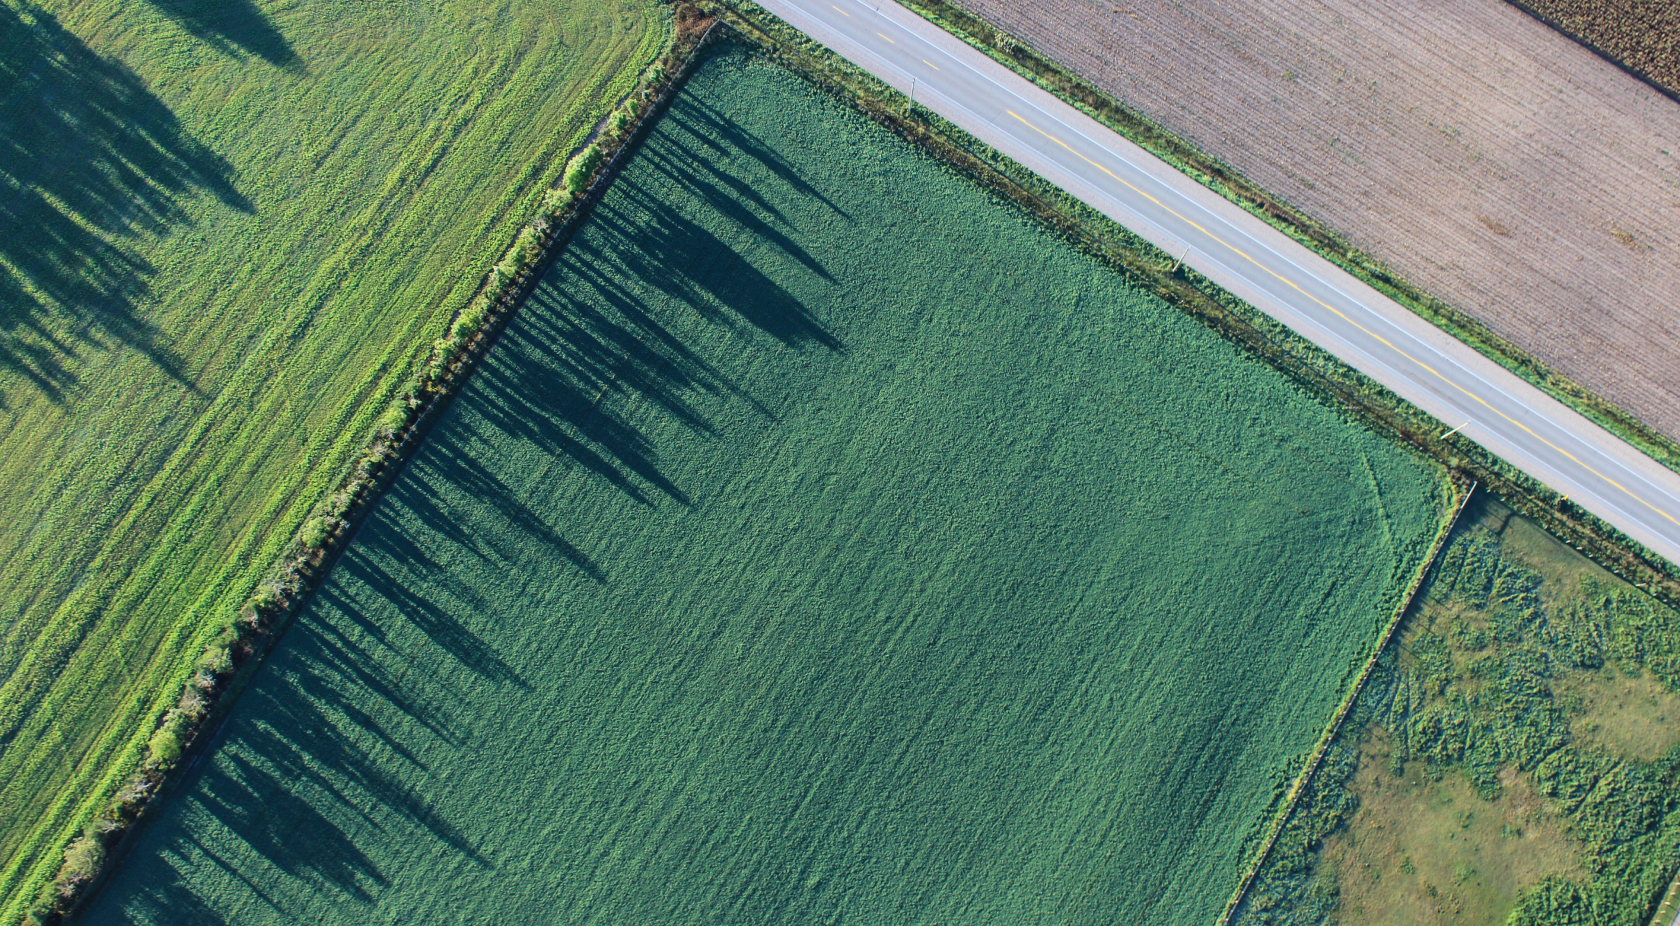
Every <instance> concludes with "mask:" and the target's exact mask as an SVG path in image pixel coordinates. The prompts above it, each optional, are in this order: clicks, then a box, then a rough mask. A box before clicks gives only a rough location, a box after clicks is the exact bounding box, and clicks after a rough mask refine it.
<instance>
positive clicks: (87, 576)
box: [0, 0, 666, 922]
mask: <svg viewBox="0 0 1680 926" xmlns="http://www.w3.org/2000/svg"><path fill="white" fill-rule="evenodd" d="M665 33H666V28H665V26H664V20H663V14H662V13H661V11H660V10H659V8H658V7H657V6H656V5H654V4H653V3H651V2H646V0H588V2H582V0H518V2H514V0H435V2H424V3H421V2H365V0H311V2H308V3H296V2H268V0H263V2H261V3H256V2H253V0H80V2H77V0H52V2H47V3H45V5H44V6H26V5H24V4H23V3H21V2H19V0H3V2H0V216H3V217H4V226H5V229H6V231H5V234H4V236H3V239H0V590H3V591H0V680H3V682H4V684H3V685H0V749H3V751H0V821H4V822H3V823H0V921H7V922H11V921H15V920H16V919H17V916H18V910H19V909H20V907H19V906H18V905H19V903H20V902H22V901H23V900H25V899H27V898H26V897H25V896H24V895H26V894H29V893H31V892H32V890H33V888H32V887H31V886H30V885H32V884H36V883H39V882H40V881H41V879H42V878H43V877H45V876H46V875H48V874H50V872H51V870H52V869H55V868H56V866H57V864H58V862H59V858H58V854H57V850H58V849H59V848H61V847H62V845H63V843H64V841H65V840H66V839H67V838H68V836H69V834H70V833H72V832H74V831H75V830H76V829H77V828H78V827H79V826H80V825H81V823H82V821H83V820H85V819H86V817H87V814H88V813H89V812H91V808H92V807H94V806H96V805H98V804H100V803H101V802H103V801H104V800H106V799H107V798H108V797H109V795H110V794H111V791H112V789H113V788H114V787H115V786H116V776H119V775H121V774H125V773H127V772H128V771H130V770H131V769H132V768H133V766H134V763H135V762H136V761H137V759H138V757H139V755H140V749H141V747H142V745H143V744H144V743H145V740H146V737H147V735H149V733H150V730H149V729H147V727H148V724H149V723H150V722H151V721H152V719H153V718H155V717H157V716H158V714H159V713H160V712H161V711H162V710H163V709H164V707H166V706H167V704H168V703H170V702H172V700H173V698H174V697H175V696H176V695H178V693H179V686H180V684H181V683H182V681H183V680H184V679H185V677H186V675H187V673H188V671H189V669H190V662H191V659H192V658H193V657H196V655H197V654H198V652H199V649H200V647H201V645H202V634H203V633H204V632H205V631H206V629H207V628H209V627H210V626H211V625H212V624H213V623H215V622H217V621H226V620H230V619H231V618H232V617H233V615H234V613H235V612H236V610H237V608H238V606H239V604H240V602H242V601H243V600H244V598H245V596H246V595H248V594H250V592H251V591H252V589H253V587H254V586H255V584H256V582H257V581H258V579H259V578H260V577H261V575H262V574H263V572H264V571H265V570H266V569H267V568H268V567H269V566H270V565H271V563H272V562H273V560H274V558H275V556H276V555H277V553H278V552H279V550H280V548H281V547H282V545H283V544H284V542H285V541H286V540H287V539H288V538H289V537H290V536H291V534H292V533H293V532H294V531H295V530H296V529H297V527H298V525H299V524H300V523H301V521H302V520H303V518H304V517H305V515H306V513H307V510H308V508H309V507H310V506H311V505H313V504H314V503H315V502H316V501H317V500H318V498H319V496H320V495H321V494H322V493H323V491H324V490H325V489H326V487H327V486H328V485H329V483H330V481H331V480H332V479H333V478H335V477H336V475H337V474H338V473H339V471H340V470H341V468H342V467H343V466H344V464H345V461H346V460H347V459H348V458H349V457H350V456H351V455H352V454H353V453H354V452H356V451H357V450H359V449H360V447H361V445H362V444H363V443H364V442H365V441H366V439H367V435H368V432H369V429H370V428H371V425H372V422H373V419H374V416H376V415H377V414H378V413H379V412H380V411H381V410H382V407H383V405H384V403H385V401H387V400H388V399H389V397H390V395H391V394H393V392H394V390H395V389H396V388H397V387H398V386H399V385H400V384H401V383H402V382H403V381H404V380H406V378H407V377H408V376H409V375H410V373H411V371H412V367H413V365H414V364H415V363H416V362H418V360H417V358H423V357H424V355H425V353H426V351H428V350H429V349H430V346H431V341H432V340H433V339H434V338H435V337H437V336H438V335H439V334H440V333H441V332H442V330H443V328H444V326H445V325H446V324H447V322H448V319H449V316H450V313H451V312H453V311H454V310H455V309H458V308H459V307H460V306H461V305H462V304H463V303H464V302H465V301H466V300H467V298H468V297H469V296H470V295H471V294H472V292H473V290H474V289H475V288H476V287H477V286H478V284H479V281H480V280H481V279H482V277H483V274H484V272H485V271H486V270H487V269H488V267H489V265H490V264H491V263H492V262H493V261H494V260H495V259H496V258H497V257H498V256H499V251H500V250H501V249H502V248H504V247H505V246H506V245H507V243H508V242H509V241H510V240H511V238H512V236H513V233H514V231H515V229H516V227H517V226H518V225H519V223H521V222H523V221H524V220H525V219H526V218H528V217H529V215H530V214H531V211H532V208H533V205H534V198H535V197H536V196H538V195H539V194H540V193H541V187H543V186H544V185H545V183H547V182H549V181H551V180H552V179H553V178H554V177H555V175H556V173H557V171H558V170H559V169H560V167H561V162H562V161H563V160H564V157H565V155H566V154H567V152H569V151H570V150H571V149H572V148H573V147H574V146H575V145H576V144H577V143H578V141H579V140H580V139H581V138H582V137H583V135H585V134H586V133H587V132H588V131H589V129H590V128H591V126H592V125H593V124H594V122H595V121H596V120H597V119H599V118H600V116H601V115H603V114H604V113H605V112H606V111H607V109H608V108H609V107H610V106H611V105H612V104H613V102H614V101H615V100H616V99H617V97H618V96H619V95H620V94H621V93H622V92H624V91H625V90H626V89H627V88H628V87H629V86H630V84H631V82H632V81H633V80H634V78H635V76H636V74H637V73H638V72H639V70H640V69H641V68H642V67H644V66H645V65H646V64H647V63H648V62H649V61H651V60H652V58H653V57H654V55H655V54H656V53H657V52H658V50H659V48H660V47H661V43H662V42H663V41H664V36H665Z"/></svg>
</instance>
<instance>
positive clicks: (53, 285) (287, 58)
mask: <svg viewBox="0 0 1680 926" xmlns="http://www.w3.org/2000/svg"><path fill="white" fill-rule="evenodd" d="M149 2H150V3H151V4H152V6H154V7H155V8H156V9H158V10H159V11H161V12H163V13H165V14H166V15H168V16H169V17H170V18H171V19H173V20H174V21H176V22H177V23H179V24H180V25H181V26H182V27H183V28H184V29H186V30H187V31H188V32H190V33H191V34H193V35H194V36H196V37H198V38H199V39H201V40H203V41H205V42H207V43H209V44H211V45H212V46H215V47H217V48H219V49H222V50H223V51H226V52H227V53H229V54H232V55H236V56H238V57H251V56H255V57H258V58H261V59H263V60H266V61H268V62H270V63H271V64H275V65H277V66H283V67H295V66H297V56H296V54H295V53H294V52H293V51H292V49H291V47H290V45H288V44H287V42H286V40H285V38H284V37H283V36H282V35H281V34H280V33H279V31H278V30H277V29H275V27H274V26H273V25H272V24H271V23H270V22H269V20H268V19H267V17H266V16H264V15H263V13H262V11H261V10H260V9H258V8H257V7H256V6H255V5H254V4H253V3H252V2H251V0H214V2H211V0H149ZM201 195H211V196H214V197H216V198H217V199H218V200H220V201H221V202H222V203H223V204H225V205H226V206H228V207H230V208H233V209H237V210H240V211H245V212H249V211H250V210H251V208H252V206H251V203H250V202H249V201H248V200H247V199H246V198H245V197H244V196H243V195H241V194H240V193H239V191H238V189H237V188H236V187H235V185H234V169H233V167H232V165H230V164H229V163H228V162H227V161H226V160H225V159H224V158H223V157H221V156H220V155H218V154H217V153H216V152H214V151H212V150H211V149H210V148H209V147H208V146H206V145H204V144H203V143H201V142H199V141H198V140H197V139H195V138H193V136H192V134H191V133H190V132H188V131H187V130H186V129H185V128H184V127H183V126H182V125H181V123H180V121H179V120H178V119H177V118H176V116H175V114H174V113H173V112H172V111H171V110H170V109H169V107H168V106H167V105H165V104H164V103H163V101H162V100H160V99H159V98H158V97H157V96H156V95H155V94H153V93H152V91H151V90H150V89H149V88H148V87H147V86H146V84H145V81H144V80H143V79H142V78H141V77H140V76H139V75H137V74H136V73H135V72H134V71H132V70H130V69H129V68H127V67H125V66H123V65H122V64H121V63H119V62H117V61H114V60H112V59H109V58H105V57H103V56H101V55H99V54H98V53H97V52H95V51H93V50H92V49H91V48H89V47H88V46H87V45H86V43H84V42H83V41H82V40H81V39H80V38H79V37H78V36H76V35H75V34H74V33H72V32H70V31H69V30H67V29H65V28H64V27H63V26H62V25H61V24H60V23H59V22H58V20H57V19H56V18H54V17H53V16H52V15H50V14H48V13H46V12H44V11H42V10H40V9H39V8H37V7H34V6H33V5H12V4H0V228H4V229H5V234H4V235H0V369H4V370H7V371H10V372H11V373H12V374H14V377H15V379H17V380H18V381H19V382H22V383H27V384H29V386H30V387H32V388H33V389H34V390H37V391H38V392H39V393H40V394H43V395H45V396H46V397H48V398H49V399H51V400H53V401H62V400H63V398H64V397H65V394H66V392H67V390H69V389H70V388H71V387H73V386H74V384H75V373H74V371H73V363H72V361H74V360H75V358H77V357H79V356H81V355H83V354H85V353H87V352H89V351H91V350H104V349H110V348H112V347H119V346H120V347H126V348H129V349H133V350H138V351H140V352H142V353H143V354H145V355H146V356H148V357H149V358H150V359H151V360H152V361H153V362H154V363H155V364H156V365H157V366H158V368H159V369H160V370H161V371H163V372H164V373H165V374H167V375H169V376H171V377H173V378H175V379H176V380H177V381H181V382H183V383H184V382H185V380H184V378H183V373H182V371H181V369H180V367H179V361H178V359H177V358H176V356H175V355H174V354H173V353H172V352H171V350H170V349H169V347H168V345H167V339H166V338H164V337H162V335H161V334H160V332H159V331H158V329H157V328H156V327H155V326H154V325H153V324H151V323H150V322H148V321H147V320H146V319H144V318H143V317H141V315H140V314H138V312H137V309H138V307H139V305H140V303H141V302H142V301H143V300H144V299H145V298H146V297H147V296H148V295H149V280H150V278H151V276H152V274H153V272H154V271H155V269H156V268H155V267H154V266H153V264H152V263H151V261H150V260H148V259H147V256H146V253H145V251H146V248H145V244H144V242H145V240H146V239H148V238H150V237H153V236H156V235H160V234H163V233H166V232H168V231H169V230H170V229H171V228H173V227H174V226H177V225H179V224H181V223H183V222H186V221H188V215H187V207H188V205H189V204H190V202H191V201H192V200H193V199H195V198H196V197H198V196H201ZM5 402H6V396H5V395H4V394H3V393H0V407H4V405H5Z"/></svg>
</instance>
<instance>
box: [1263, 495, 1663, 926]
mask: <svg viewBox="0 0 1680 926" xmlns="http://www.w3.org/2000/svg"><path fill="white" fill-rule="evenodd" d="M1496 507H1497V506H1496ZM1506 516H1507V517H1508V513H1507V515H1506ZM1575 570H1576V571H1577V572H1578V573H1579V575H1576V576H1573V577H1571V578H1569V579H1567V580H1560V579H1559V578H1558V577H1556V576H1552V577H1547V576H1545V575H1543V574H1542V573H1541V572H1540V571H1537V569H1536V568H1535V567H1534V566H1532V565H1530V564H1529V563H1528V562H1525V561H1524V560H1523V559H1522V558H1521V557H1519V556H1514V555H1510V554H1509V553H1507V552H1506V551H1505V550H1504V549H1503V547H1502V543H1501V536H1500V535H1499V534H1497V533H1495V532H1494V531H1493V530H1490V529H1489V528H1488V527H1487V526H1485V525H1477V526H1472V527H1471V528H1470V529H1468V530H1465V531H1463V532H1462V533H1460V534H1459V536H1457V537H1455V538H1454V539H1453V541H1452V542H1451V546H1450V547H1449V548H1448V550H1447V552H1446V554H1445V556H1444V558H1443V561H1442V563H1441V565H1440V567H1439V570H1438V572H1437V574H1436V575H1435V576H1434V577H1432V578H1431V580H1430V584H1429V586H1428V588H1427V591H1426V592H1425V597H1424V598H1423V602H1424V605H1423V607H1424V608H1425V610H1426V612H1427V613H1429V614H1435V615H1445V616H1442V617H1439V619H1436V620H1434V622H1433V623H1432V624H1430V626H1429V628H1427V629H1422V630H1419V631H1418V632H1417V633H1416V634H1415V635H1412V636H1409V637H1408V638H1407V639H1406V642H1405V646H1404V658H1399V654H1398V653H1394V654H1388V655H1385V656H1384V663H1383V665H1382V667H1381V668H1380V669H1379V675H1377V676H1375V677H1373V679H1372V681H1371V683H1370V685H1369V686H1368V687H1367V689H1366V693H1365V694H1363V695H1362V696H1361V703H1360V704H1359V705H1358V707H1357V708H1356V714H1355V719H1356V721H1357V722H1355V723H1350V724H1349V727H1348V731H1349V732H1348V733H1347V734H1346V735H1345V736H1344V737H1343V738H1342V741H1341V742H1339V743H1338V744H1337V746H1336V748H1335V750H1334V752H1333V753H1332V759H1331V760H1330V761H1328V762H1327V763H1326V767H1325V769H1324V771H1323V773H1322V774H1321V775H1320V776H1319V779H1318V781H1317V782H1316V783H1315V785H1314V787H1313V789H1312V791H1311V792H1310V794H1309V796H1308V798H1307V799H1305V800H1304V801H1303V802H1302V805H1301V806H1302V809H1301V811H1300V813H1299V814H1298V818H1297V819H1296V820H1294V821H1292V822H1291V823H1290V824H1289V826H1288V827H1287V828H1286V836H1285V838H1284V839H1282V840H1280V842H1279V846H1278V850H1277V854H1276V858H1274V860H1273V861H1272V862H1271V863H1269V865H1268V870H1267V871H1266V873H1265V875H1264V876H1263V877H1262V879H1261V880H1260V882H1259V883H1258V884H1257V886H1256V890H1255V893H1254V901H1253V903H1252V904H1251V905H1250V910H1249V915H1248V916H1247V917H1246V918H1245V919H1244V920H1243V922H1246V923H1255V924H1320V923H1326V922H1338V921H1339V920H1338V919H1337V916H1336V910H1337V903H1336V900H1337V892H1336V889H1335V885H1334V884H1332V883H1329V879H1328V878H1327V877H1324V876H1323V873H1321V872H1319V871H1318V870H1317V868H1316V865H1315V863H1316V861H1317V859H1316V855H1315V850H1316V848H1317V847H1319V846H1320V845H1321V844H1322V840H1323V839H1324V838H1325V837H1326V836H1328V835H1330V834H1332V833H1335V832H1337V831H1338V829H1339V828H1341V827H1342V826H1344V825H1346V823H1347V821H1348V820H1349V818H1350V817H1351V816H1352V814H1353V812H1354V810H1355V807H1356V801H1355V797H1354V796H1353V795H1352V794H1350V792H1349V791H1348V790H1347V789H1346V788H1345V787H1344V783H1345V782H1347V781H1349V780H1350V779H1351V778H1352V776H1353V775H1354V773H1355V771H1356V768H1357V765H1358V761H1359V758H1358V754H1357V750H1356V748H1355V746H1356V743H1357V741H1358V740H1359V739H1360V738H1361V737H1363V736H1367V735H1369V734H1370V733H1371V732H1372V731H1373V730H1380V731H1382V732H1383V733H1384V734H1385V735H1386V741H1387V742H1390V743H1392V745H1393V749H1392V753H1391V755H1390V758H1389V760H1388V761H1390V762H1392V763H1394V765H1395V766H1396V767H1399V766H1402V765H1404V764H1406V763H1411V762H1421V763H1424V764H1425V766H1426V768H1427V769H1428V770H1429V771H1428V774H1434V775H1441V774H1448V775H1463V776H1466V777H1467V778H1468V780H1469V781H1470V783H1471V784H1472V785H1473V786H1474V787H1475V789H1476V790H1477V791H1478V792H1479V793H1480V795H1481V797H1482V798H1483V799H1484V800H1492V799H1494V798H1496V797H1497V796H1498V795H1499V792H1500V789H1501V785H1500V777H1499V773H1500V772H1501V770H1505V769H1511V770H1515V771H1516V772H1518V773H1520V774H1521V775H1523V776H1526V778H1527V780H1528V781H1530V782H1532V783H1533V785H1534V787H1535V790H1536V791H1537V792H1538V793H1539V794H1540V795H1541V796H1542V797H1543V798H1544V799H1545V800H1546V801H1547V808H1548V810H1549V811H1550V812H1552V813H1555V814H1557V815H1558V816H1559V817H1561V818H1562V819H1563V820H1564V821H1565V823H1566V833H1567V834H1568V836H1569V837H1571V839H1572V840H1574V841H1575V842H1576V843H1578V844H1579V849H1580V852H1581V854H1582V856H1583V857H1584V858H1585V860H1586V865H1585V867H1586V875H1587V876H1586V877H1585V878H1584V879H1574V878H1565V877H1563V876H1561V875H1552V876H1549V877H1547V878H1546V879H1545V880H1543V881H1542V882H1541V883H1540V884H1538V885H1537V886H1535V887H1533V888H1532V889H1531V890H1529V891H1528V892H1526V893H1525V894H1524V895H1523V896H1522V897H1521V898H1520V899H1519V900H1518V901H1517V904H1516V909H1515V910H1514V911H1513V912H1512V913H1511V914H1510V922H1511V923H1513V924H1517V926H1531V924H1532V926H1541V924H1559V926H1564V924H1568V926H1573V924H1606V926H1608V924H1617V926H1644V923H1645V918H1646V917H1647V916H1648V915H1649V913H1650V911H1651V909H1652V908H1653V907H1654V906H1655V904H1656V903H1657V901H1658V899H1659V898H1660V896H1661V895H1662V893H1663V891H1664V889H1665V888H1666V887H1667V886H1668V883H1669V879H1670V878H1671V877H1673V875H1674V869H1675V866H1676V864H1680V791H1677V790H1676V786H1677V784H1680V747H1675V748H1671V749H1669V750H1667V751H1666V753H1665V754H1663V755H1660V756H1658V757H1657V758H1655V759H1654V760H1650V761H1642V760H1640V759H1639V758H1638V757H1636V756H1625V755H1620V754H1618V753H1617V751H1616V750H1614V749H1611V748H1609V747H1607V746H1605V745H1604V744H1602V743H1600V742H1595V741H1594V740H1592V739H1591V738H1589V737H1583V736H1581V735H1580V734H1579V731H1580V727H1579V724H1578V722H1577V721H1578V720H1579V718H1580V716H1581V714H1582V710H1583V703H1582V699H1581V698H1580V697H1579V696H1578V695H1577V694H1575V693H1574V691H1573V689H1572V687H1571V685H1572V682H1574V681H1575V680H1576V679H1578V678H1582V677H1586V676H1587V674H1588V673H1598V672H1600V670H1608V671H1609V672H1610V673H1611V676H1612V677H1637V676H1639V675H1640V674H1641V673H1648V674H1649V675H1651V676H1654V677H1655V678H1656V679H1657V680H1658V681H1660V682H1661V683H1662V684H1663V685H1664V686H1666V687H1667V688H1668V689H1669V690H1671V691H1672V690H1680V615H1676V614H1675V613H1674V612H1673V611H1671V610H1669V609H1668V608H1666V607H1664V606H1663V605H1661V604H1660V603H1658V602H1656V601H1655V600H1654V599H1652V598H1651V597H1650V596H1648V595H1645V594H1643V593H1641V592H1639V591H1638V590H1636V589H1633V588H1631V587H1628V586H1626V585H1624V584H1621V583H1616V582H1613V581H1611V580H1609V579H1608V577H1602V576H1603V574H1602V573H1596V570H1593V569H1592V568H1591V567H1590V566H1589V565H1588V564H1587V563H1586V561H1585V560H1579V559H1578V560H1577V565H1576V566H1575ZM1595 573H1596V574H1595ZM1431 609H1433V610H1431ZM1390 874H1391V875H1392V873H1390Z"/></svg>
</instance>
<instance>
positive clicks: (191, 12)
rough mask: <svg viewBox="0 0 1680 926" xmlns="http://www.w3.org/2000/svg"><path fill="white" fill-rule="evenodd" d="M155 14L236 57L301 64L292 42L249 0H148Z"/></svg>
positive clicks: (282, 64) (278, 64)
mask: <svg viewBox="0 0 1680 926" xmlns="http://www.w3.org/2000/svg"><path fill="white" fill-rule="evenodd" d="M147 2H148V3H150V4H151V5H152V6H153V7H155V8H157V10H158V12H160V13H162V14H164V15H165V16H168V17H169V18H170V19H173V20H174V21H175V22H176V24H178V25H179V26H180V27H181V28H182V29H184V30H186V31H187V32H188V33H189V34H191V35H192V36H193V37H194V38H197V39H198V40H199V41H201V42H204V43H205V44H206V45H209V46H210V47H211V48H214V49H216V50H217V51H219V52H221V53H223V54H225V55H229V56H232V57H235V58H247V57H256V58H261V59H262V60H264V61H267V62H268V63H269V64H272V65H274V66H275V67H277V68H287V69H295V68H300V67H302V65H303V62H302V59H300V58H299V57H298V55H297V52H296V51H293V50H292V46H291V43H289V42H287V41H286V37H285V36H284V35H281V34H280V30H279V29H276V28H275V27H274V24H273V23H271V22H269V20H268V17H267V16H265V15H263V11H262V10H260V9H258V8H257V5H256V4H255V3H253V2H252V0H147Z"/></svg>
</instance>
